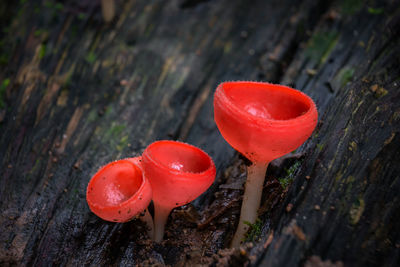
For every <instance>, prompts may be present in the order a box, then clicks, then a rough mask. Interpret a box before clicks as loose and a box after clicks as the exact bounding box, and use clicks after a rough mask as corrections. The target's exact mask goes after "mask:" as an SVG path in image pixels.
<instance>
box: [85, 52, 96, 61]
mask: <svg viewBox="0 0 400 267" xmlns="http://www.w3.org/2000/svg"><path fill="white" fill-rule="evenodd" d="M96 59H97V57H96V54H95V53H94V52H93V51H90V52H89V53H88V54H87V55H86V57H85V60H86V62H88V63H90V64H93V63H94V62H95V61H96Z"/></svg>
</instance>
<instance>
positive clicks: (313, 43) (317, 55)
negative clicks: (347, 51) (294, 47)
mask: <svg viewBox="0 0 400 267" xmlns="http://www.w3.org/2000/svg"><path fill="white" fill-rule="evenodd" d="M338 37H339V34H338V33H337V32H321V33H316V34H314V35H313V36H312V37H311V39H310V41H309V42H308V44H307V48H306V51H305V55H306V56H307V57H309V58H312V59H314V60H318V61H319V63H325V62H326V60H327V59H328V56H329V55H330V53H331V52H332V50H333V49H334V48H335V46H336V44H337V42H338V39H339V38H338Z"/></svg>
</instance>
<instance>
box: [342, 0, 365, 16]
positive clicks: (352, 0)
mask: <svg viewBox="0 0 400 267" xmlns="http://www.w3.org/2000/svg"><path fill="white" fill-rule="evenodd" d="M363 3H364V1H363V0H342V1H341V2H340V4H341V10H342V12H343V13H344V14H346V15H352V14H354V13H356V12H357V11H359V10H360V9H361V8H362V6H363Z"/></svg>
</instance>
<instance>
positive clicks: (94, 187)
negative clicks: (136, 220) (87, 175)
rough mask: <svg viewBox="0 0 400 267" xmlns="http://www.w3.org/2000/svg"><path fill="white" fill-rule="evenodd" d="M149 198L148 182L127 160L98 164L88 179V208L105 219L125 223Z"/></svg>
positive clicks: (150, 191) (143, 206)
mask: <svg viewBox="0 0 400 267" xmlns="http://www.w3.org/2000/svg"><path fill="white" fill-rule="evenodd" d="M151 197H152V190H151V187H150V183H149V181H148V180H147V179H146V178H145V177H144V175H143V174H142V171H141V169H140V168H139V167H138V166H137V165H135V164H134V163H132V162H131V161H129V160H118V161H115V162H111V163H109V164H107V165H105V166H104V167H102V168H101V169H100V170H99V171H98V172H97V173H96V174H95V175H94V176H93V177H92V179H91V180H90V182H89V184H88V187H87V191H86V200H87V203H88V205H89V208H90V210H91V211H92V212H93V213H94V214H96V215H97V216H99V217H100V218H102V219H103V220H106V221H111V222H126V221H129V220H131V219H132V218H133V217H135V216H136V215H138V214H140V213H141V212H143V211H145V210H146V209H147V206H148V205H149V203H150V201H151Z"/></svg>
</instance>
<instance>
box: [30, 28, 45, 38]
mask: <svg viewBox="0 0 400 267" xmlns="http://www.w3.org/2000/svg"><path fill="white" fill-rule="evenodd" d="M46 32H47V31H46V30H43V29H37V30H35V31H34V32H33V36H35V37H40V36H41V35H42V34H45V33H46Z"/></svg>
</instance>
